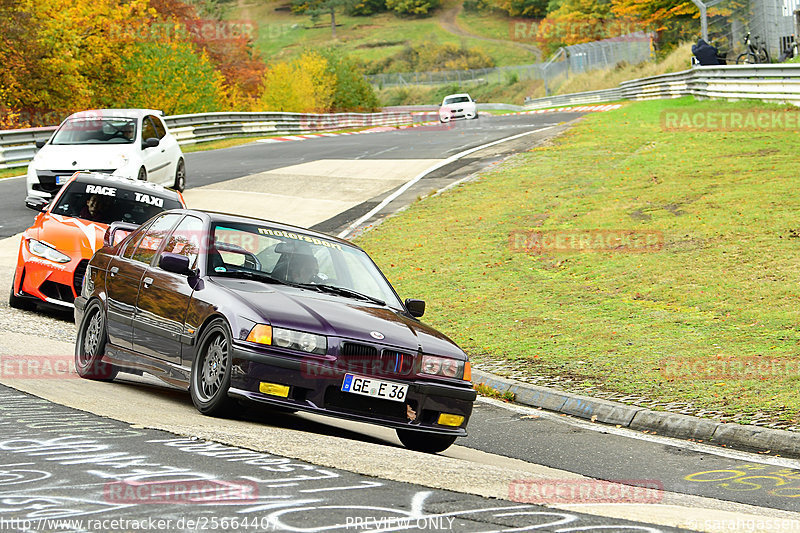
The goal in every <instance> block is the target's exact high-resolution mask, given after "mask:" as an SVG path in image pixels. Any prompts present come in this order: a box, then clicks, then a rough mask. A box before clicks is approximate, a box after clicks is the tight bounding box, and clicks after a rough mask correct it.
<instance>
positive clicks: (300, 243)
mask: <svg viewBox="0 0 800 533" xmlns="http://www.w3.org/2000/svg"><path fill="white" fill-rule="evenodd" d="M212 232H213V240H211V242H213V243H214V246H213V247H212V249H211V250H210V251H209V254H208V260H209V265H208V270H209V273H210V274H211V275H215V274H218V275H226V276H236V275H237V274H238V273H241V274H242V275H247V274H248V273H249V274H256V275H263V276H264V277H265V279H272V280H275V281H277V282H279V283H286V284H289V285H295V286H301V287H309V288H317V289H320V290H321V292H331V293H334V294H339V295H342V296H346V297H347V296H349V297H353V298H357V299H358V298H359V297H361V298H360V299H364V300H370V301H372V302H374V303H385V304H386V305H388V306H390V307H394V308H398V309H402V308H403V306H402V303H401V302H400V299H399V298H398V296H397V294H396V293H395V292H394V289H393V288H392V286H391V285H390V284H389V282H388V281H387V280H386V278H385V277H384V276H383V274H382V273H381V271H380V270H379V269H378V267H377V266H376V265H375V263H373V262H372V260H371V259H370V258H369V256H368V255H367V254H366V252H364V251H363V250H361V249H359V248H356V247H354V246H348V245H346V244H342V243H341V242H338V241H335V240H333V239H327V238H325V237H321V236H315V235H308V234H304V233H301V232H297V231H287V230H283V229H278V228H275V227H270V226H260V225H254V224H239V223H226V224H224V225H217V226H215V227H214V228H213V229H212ZM323 289H330V290H323Z"/></svg>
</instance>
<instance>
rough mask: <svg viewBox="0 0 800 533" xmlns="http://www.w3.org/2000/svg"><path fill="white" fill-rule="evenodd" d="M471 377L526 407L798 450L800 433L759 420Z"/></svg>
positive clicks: (774, 450)
mask: <svg viewBox="0 0 800 533" xmlns="http://www.w3.org/2000/svg"><path fill="white" fill-rule="evenodd" d="M472 381H473V383H482V384H484V385H486V386H487V387H491V388H493V389H495V390H498V391H500V392H501V393H502V392H506V391H509V392H513V393H514V395H515V399H514V401H515V402H516V403H520V404H522V405H527V406H530V407H540V408H542V409H546V410H548V411H553V412H556V413H563V414H565V415H571V416H574V417H576V418H583V419H586V420H591V421H593V422H601V423H604V424H613V425H615V426H621V427H626V428H629V429H633V430H637V431H648V432H652V433H655V434H658V435H662V436H665V437H674V438H679V439H695V440H702V441H704V442H708V443H712V444H723V445H725V446H731V447H738V448H745V449H748V450H758V451H763V452H767V451H769V453H771V454H775V455H790V456H800V435H797V434H795V433H793V432H791V431H784V430H780V429H772V428H765V427H761V426H752V425H742V424H731V423H724V422H717V421H715V420H709V419H706V418H698V417H694V416H688V415H682V414H679V413H669V412H663V411H653V410H650V409H646V408H643V407H637V406H633V405H626V404H622V403H618V402H612V401H609V400H603V399H599V398H592V397H589V396H582V395H580V394H573V393H570V392H563V391H558V390H554V389H548V388H546V387H540V386H538V385H531V384H528V383H523V382H521V381H517V380H514V379H509V378H504V377H500V376H496V375H494V374H490V373H488V372H483V371H480V370H473V371H472Z"/></svg>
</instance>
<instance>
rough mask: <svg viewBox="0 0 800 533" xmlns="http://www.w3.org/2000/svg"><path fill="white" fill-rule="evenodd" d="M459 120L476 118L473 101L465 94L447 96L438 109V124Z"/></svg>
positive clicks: (476, 113)
mask: <svg viewBox="0 0 800 533" xmlns="http://www.w3.org/2000/svg"><path fill="white" fill-rule="evenodd" d="M459 118H464V119H471V118H478V108H477V106H476V104H475V100H473V99H472V97H471V96H470V95H468V94H467V93H461V94H449V95H447V96H445V97H444V100H442V105H441V106H440V107H439V122H450V121H451V120H456V119H459Z"/></svg>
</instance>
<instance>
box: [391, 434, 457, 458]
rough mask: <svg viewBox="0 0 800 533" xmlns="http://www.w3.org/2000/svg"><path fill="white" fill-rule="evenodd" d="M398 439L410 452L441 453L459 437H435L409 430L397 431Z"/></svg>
mask: <svg viewBox="0 0 800 533" xmlns="http://www.w3.org/2000/svg"><path fill="white" fill-rule="evenodd" d="M395 431H396V432H397V438H398V439H400V442H402V443H403V446H405V447H406V448H408V449H409V450H414V451H417V452H425V453H439V452H443V451H445V450H446V449H447V448H449V447H450V446H451V445H452V444H453V443H454V442H455V441H456V439H457V438H458V437H456V436H455V435H435V434H433V433H424V432H422V431H413V430H409V429H396V430H395Z"/></svg>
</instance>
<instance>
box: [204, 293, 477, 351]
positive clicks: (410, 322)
mask: <svg viewBox="0 0 800 533" xmlns="http://www.w3.org/2000/svg"><path fill="white" fill-rule="evenodd" d="M215 281H217V282H218V283H219V284H220V285H223V286H224V287H226V288H227V289H228V290H230V291H231V292H232V293H235V294H236V295H237V297H238V298H239V299H240V301H242V303H244V304H246V305H247V306H248V307H249V308H251V309H252V310H253V312H254V313H256V314H257V315H259V316H258V317H254V318H257V319H258V320H259V321H261V322H263V323H269V324H271V325H272V326H274V327H282V328H287V329H295V330H300V331H308V332H310V333H319V334H322V335H327V336H332V337H340V338H344V339H351V340H354V341H361V342H366V343H370V344H380V345H384V346H393V347H396V348H398V349H402V350H406V351H411V352H416V351H417V350H420V349H421V350H422V352H423V353H427V354H432V355H444V356H449V357H454V358H458V359H466V355H465V354H464V352H463V351H462V350H461V349H460V348H459V347H458V346H457V345H456V344H455V343H454V342H453V341H452V340H450V339H449V338H448V337H447V336H446V335H444V334H442V333H440V332H438V331H437V330H435V329H433V328H432V327H430V326H427V325H425V324H423V323H421V322H419V321H417V320H414V319H413V318H410V317H408V316H405V315H404V314H402V313H401V312H399V311H395V310H393V309H390V308H388V307H382V306H377V305H374V304H371V303H369V302H362V301H359V300H355V299H351V298H344V297H340V296H336V295H329V294H324V293H318V292H314V291H309V290H303V289H297V288H294V287H282V286H281V287H276V286H274V285H270V286H267V285H264V284H262V283H256V282H249V281H244V280H226V279H219V278H217V280H215ZM381 336H382V337H383V338H380V337H381Z"/></svg>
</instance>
